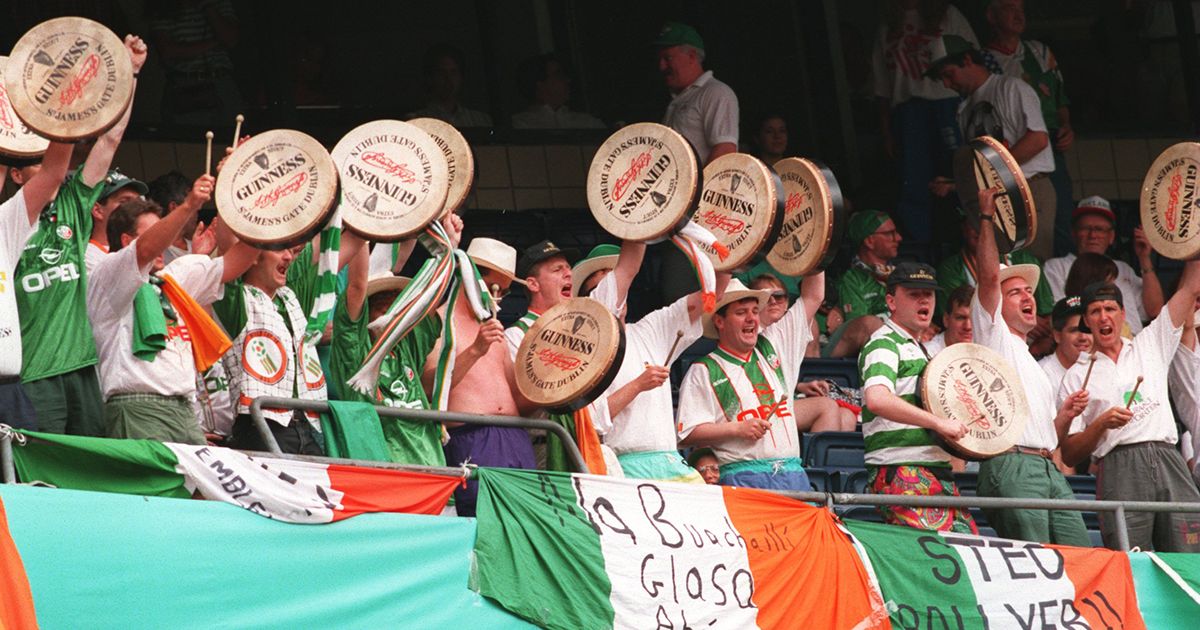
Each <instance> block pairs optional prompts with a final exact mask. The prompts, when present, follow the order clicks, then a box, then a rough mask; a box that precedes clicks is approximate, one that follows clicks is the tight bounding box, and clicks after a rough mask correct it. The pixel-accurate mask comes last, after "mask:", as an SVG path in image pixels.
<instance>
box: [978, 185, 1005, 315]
mask: <svg viewBox="0 0 1200 630" xmlns="http://www.w3.org/2000/svg"><path fill="white" fill-rule="evenodd" d="M999 192H1000V190H999V189H997V188H984V189H981V190H980V191H979V245H978V246H977V247H976V248H975V264H976V266H977V269H976V270H975V283H976V290H977V291H978V292H979V305H980V306H982V307H983V311H984V312H985V313H987V315H988V317H989V318H991V316H992V313H995V312H996V307H997V306H999V305H1000V252H999V250H998V249H997V248H996V195H997V194H999Z"/></svg>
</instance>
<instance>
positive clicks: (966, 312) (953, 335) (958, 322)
mask: <svg viewBox="0 0 1200 630" xmlns="http://www.w3.org/2000/svg"><path fill="white" fill-rule="evenodd" d="M942 325H943V326H945V327H946V345H947V346H949V345H952V344H956V343H970V342H971V341H973V340H974V339H975V329H974V328H973V327H972V324H971V307H970V306H968V305H966V304H960V305H958V306H957V307H955V308H953V309H951V310H950V311H949V312H947V313H946V314H944V315H942Z"/></svg>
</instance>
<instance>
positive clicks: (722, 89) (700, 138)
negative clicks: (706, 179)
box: [663, 70, 738, 168]
mask: <svg viewBox="0 0 1200 630" xmlns="http://www.w3.org/2000/svg"><path fill="white" fill-rule="evenodd" d="M663 124H664V125H666V126H668V127H670V128H672V129H674V130H675V131H678V132H679V133H680V134H681V135H682V136H683V137H684V138H687V141H688V142H690V143H691V144H692V146H693V147H695V149H696V154H697V155H698V156H699V158H700V168H704V164H705V163H707V162H708V154H709V153H712V148H713V147H715V146H716V145H718V144H722V143H725V142H732V143H733V144H735V145H736V144H737V142H738V99H737V95H736V94H734V93H733V88H731V87H729V86H728V85H725V84H724V83H722V82H721V81H718V80H717V79H715V78H713V73H712V70H708V71H706V72H705V73H704V74H702V75H700V77H699V78H697V79H696V80H695V81H693V82H692V84H691V85H689V86H687V87H686V88H683V90H682V91H680V92H679V93H678V94H676V95H674V96H672V97H671V103H670V104H669V105H667V113H666V115H665V116H663Z"/></svg>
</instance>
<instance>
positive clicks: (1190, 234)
mask: <svg viewBox="0 0 1200 630" xmlns="http://www.w3.org/2000/svg"><path fill="white" fill-rule="evenodd" d="M1198 174H1200V143H1196V142H1180V143H1179V144H1176V145H1173V146H1171V147H1168V148H1167V150H1166V151H1163V152H1162V154H1161V155H1159V156H1158V159H1156V160H1154V163H1153V164H1151V165H1150V171H1149V172H1148V173H1146V179H1145V180H1144V181H1143V182H1142V198H1141V216H1142V229H1143V231H1145V233H1146V239H1147V240H1149V241H1150V246H1151V247H1153V248H1154V251H1156V252H1158V253H1159V254H1162V255H1163V256H1166V257H1167V258H1174V259H1176V260H1194V259H1196V258H1200V224H1198V223H1197V221H1198V220H1200V214H1198V213H1197V209H1198V208H1197V205H1196V204H1197V195H1196V185H1197V183H1198V181H1197V175H1198Z"/></svg>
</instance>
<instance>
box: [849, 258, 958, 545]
mask: <svg viewBox="0 0 1200 630" xmlns="http://www.w3.org/2000/svg"><path fill="white" fill-rule="evenodd" d="M937 290H938V284H937V275H936V273H935V272H934V270H933V267H930V266H929V265H926V264H922V263H912V262H905V263H900V264H899V265H896V268H895V269H894V270H893V271H892V273H891V275H889V276H888V279H887V305H888V309H889V310H890V311H891V316H890V317H889V318H888V320H887V321H886V322H884V324H883V325H882V326H880V328H879V330H877V331H875V334H873V335H871V339H870V340H869V341H867V344H866V345H865V346H863V349H862V353H861V354H860V355H859V357H858V371H859V374H861V376H862V384H863V400H864V402H865V405H864V406H863V412H862V418H863V435H864V437H865V438H866V464H867V473H868V475H869V476H870V485H869V486H868V487H869V488H870V491H871V492H874V493H876V494H919V495H943V496H958V487H957V486H956V485H955V484H954V478H953V475H952V473H951V470H950V453H948V452H946V449H944V448H942V446H941V444H940V443H939V438H940V439H945V440H955V439H958V438H960V437H962V436H964V435H966V433H967V427H966V426H965V425H964V424H963V423H962V422H960V421H958V420H954V419H950V418H939V417H937V416H935V415H933V414H932V413H929V412H928V411H926V410H925V409H923V408H922V407H921V394H920V391H919V390H918V380H919V378H920V376H921V374H923V373H924V372H925V366H926V365H927V364H928V363H929V359H930V357H929V353H928V352H927V351H926V350H925V348H924V346H922V345H921V342H920V341H918V336H919V335H920V334H921V332H922V331H924V330H926V329H927V328H929V324H930V322H931V321H932V320H933V311H934V305H935V299H934V294H935V293H936V292H937ZM879 511H880V512H881V513H882V514H883V519H884V522H886V523H891V524H893V525H905V526H908V527H915V528H918V529H931V530H937V531H955V532H960V533H976V532H977V531H978V530H977V529H976V527H975V519H973V518H971V514H970V512H968V511H967V510H965V509H954V508H947V509H943V508H921V507H900V506H881V507H880V508H879Z"/></svg>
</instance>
